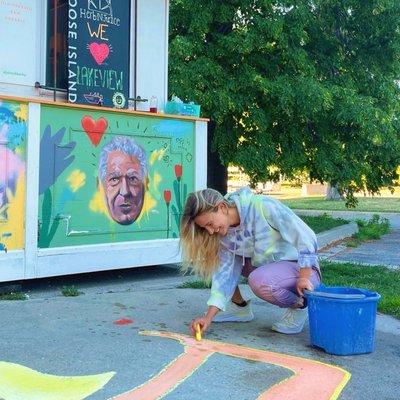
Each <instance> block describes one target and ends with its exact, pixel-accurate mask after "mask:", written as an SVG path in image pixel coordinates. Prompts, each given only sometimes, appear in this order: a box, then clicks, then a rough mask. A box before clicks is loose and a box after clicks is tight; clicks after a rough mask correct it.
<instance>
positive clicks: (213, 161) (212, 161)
mask: <svg viewBox="0 0 400 400" xmlns="http://www.w3.org/2000/svg"><path fill="white" fill-rule="evenodd" d="M214 129H215V123H214V122H212V121H210V122H209V124H208V130H207V142H208V144H207V187H209V188H212V189H215V190H218V191H219V192H221V193H222V194H223V195H225V194H226V192H227V191H228V168H227V167H226V166H225V165H223V164H222V163H221V160H220V158H219V154H218V153H217V152H214V151H212V140H213V138H214Z"/></svg>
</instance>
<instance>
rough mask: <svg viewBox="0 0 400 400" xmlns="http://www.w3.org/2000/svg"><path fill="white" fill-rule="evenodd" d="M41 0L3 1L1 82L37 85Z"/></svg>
mask: <svg viewBox="0 0 400 400" xmlns="http://www.w3.org/2000/svg"><path fill="white" fill-rule="evenodd" d="M37 4H38V3H37V0H0V82H3V83H14V84H20V85H29V86H33V85H34V83H35V81H36V80H37V78H36V67H37V60H38V59H39V54H37V41H38V36H39V35H38V30H37V13H38V10H37Z"/></svg>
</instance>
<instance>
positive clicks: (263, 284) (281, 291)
mask: <svg viewBox="0 0 400 400" xmlns="http://www.w3.org/2000/svg"><path fill="white" fill-rule="evenodd" d="M249 268H251V269H252V272H250V270H249ZM299 269H300V267H299V266H298V264H297V262H296V261H276V262H272V263H270V264H267V265H263V266H261V267H258V268H254V269H253V267H247V266H246V268H244V269H243V272H242V275H244V276H248V283H249V286H250V288H251V290H252V291H253V292H254V294H255V295H256V296H258V297H260V298H261V299H263V300H265V301H268V303H272V304H275V305H277V306H279V307H283V308H289V307H293V306H294V305H295V304H296V303H297V301H298V299H299V295H298V294H297V292H296V282H297V279H298V278H299ZM310 281H311V283H312V284H313V285H314V287H316V286H318V285H319V283H320V282H321V278H320V274H319V271H318V270H317V269H316V268H313V270H312V274H311V277H310Z"/></svg>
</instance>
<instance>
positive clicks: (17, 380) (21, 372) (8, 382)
mask: <svg viewBox="0 0 400 400" xmlns="http://www.w3.org/2000/svg"><path fill="white" fill-rule="evenodd" d="M114 374H115V372H107V373H104V374H98V375H88V376H55V375H48V374H42V373H41V372H38V371H35V370H33V369H30V368H27V367H24V366H22V365H18V364H13V363H8V362H4V361H0V398H2V399H6V400H27V399H29V400H60V399H63V400H82V399H85V398H86V397H88V396H90V395H91V394H93V393H95V392H97V391H98V390H100V389H101V388H102V387H103V386H104V385H105V384H106V383H107V382H108V381H109V380H110V379H111V378H112V377H113V376H114Z"/></svg>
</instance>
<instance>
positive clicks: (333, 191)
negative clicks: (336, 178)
mask: <svg viewBox="0 0 400 400" xmlns="http://www.w3.org/2000/svg"><path fill="white" fill-rule="evenodd" d="M325 199H326V200H344V197H343V196H342V195H341V194H340V193H339V191H338V190H337V187H336V186H334V185H332V184H330V183H329V184H328V190H327V192H326V197H325Z"/></svg>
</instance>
